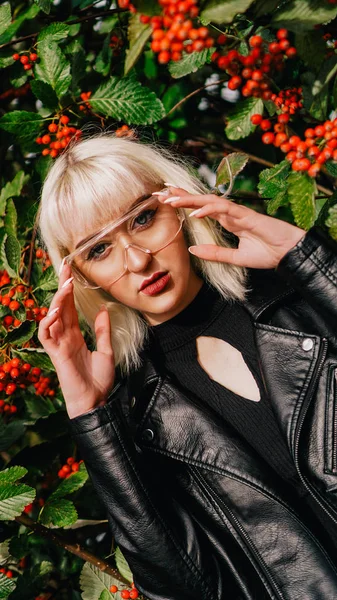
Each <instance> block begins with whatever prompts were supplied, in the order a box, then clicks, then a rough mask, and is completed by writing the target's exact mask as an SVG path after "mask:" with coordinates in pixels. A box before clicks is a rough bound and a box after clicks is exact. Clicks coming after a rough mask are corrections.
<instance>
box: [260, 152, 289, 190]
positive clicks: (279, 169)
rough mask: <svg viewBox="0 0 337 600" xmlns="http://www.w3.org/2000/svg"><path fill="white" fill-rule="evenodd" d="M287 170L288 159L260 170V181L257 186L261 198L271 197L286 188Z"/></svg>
mask: <svg viewBox="0 0 337 600" xmlns="http://www.w3.org/2000/svg"><path fill="white" fill-rule="evenodd" d="M289 171H290V163H289V161H288V160H283V161H282V162H280V163H279V164H277V165H275V167H272V168H271V169H264V170H263V171H261V173H260V182H259V184H258V186H257V187H258V190H259V194H260V195H261V196H262V198H273V197H274V196H276V194H278V193H279V192H280V191H283V190H286V189H287V187H288V183H287V177H288V175H289Z"/></svg>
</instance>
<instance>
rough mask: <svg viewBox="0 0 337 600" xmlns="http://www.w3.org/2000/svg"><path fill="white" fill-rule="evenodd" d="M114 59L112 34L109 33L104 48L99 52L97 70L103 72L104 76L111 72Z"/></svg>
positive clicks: (96, 63)
mask: <svg viewBox="0 0 337 600" xmlns="http://www.w3.org/2000/svg"><path fill="white" fill-rule="evenodd" d="M111 60H112V49H111V48H110V35H108V36H107V37H106V38H105V40H104V43H103V46H102V50H101V51H100V52H99V54H98V55H97V58H96V62H95V70H96V71H97V72H98V73H101V75H103V77H106V76H107V75H108V74H109V71H110V67H111Z"/></svg>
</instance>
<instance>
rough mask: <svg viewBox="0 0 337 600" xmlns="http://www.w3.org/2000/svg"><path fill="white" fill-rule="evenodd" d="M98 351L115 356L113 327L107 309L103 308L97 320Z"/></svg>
mask: <svg viewBox="0 0 337 600" xmlns="http://www.w3.org/2000/svg"><path fill="white" fill-rule="evenodd" d="M95 335H96V349H97V351H98V352H102V354H107V355H109V356H113V349H112V344H111V325H110V317H109V313H108V311H107V309H106V308H105V307H102V308H101V310H100V311H99V312H98V313H97V316H96V319H95Z"/></svg>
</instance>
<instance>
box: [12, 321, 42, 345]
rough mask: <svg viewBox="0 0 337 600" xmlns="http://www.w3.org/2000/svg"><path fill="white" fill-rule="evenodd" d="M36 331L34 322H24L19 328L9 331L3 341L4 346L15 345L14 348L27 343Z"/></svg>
mask: <svg viewBox="0 0 337 600" xmlns="http://www.w3.org/2000/svg"><path fill="white" fill-rule="evenodd" d="M35 330H36V323H35V321H24V323H22V324H21V325H20V326H19V327H16V328H15V329H12V331H9V332H8V333H7V335H6V337H5V339H4V341H5V343H6V344H15V345H16V346H18V345H20V344H24V343H25V342H28V341H29V340H30V339H31V338H32V337H33V335H34V332H35Z"/></svg>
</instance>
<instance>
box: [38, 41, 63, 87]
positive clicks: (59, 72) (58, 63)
mask: <svg viewBox="0 0 337 600" xmlns="http://www.w3.org/2000/svg"><path fill="white" fill-rule="evenodd" d="M38 54H39V57H40V62H38V63H36V65H35V77H36V78H37V79H40V80H41V81H45V82H46V83H49V84H50V85H51V87H52V88H53V90H55V92H56V95H57V97H58V98H61V96H63V95H64V94H65V93H66V92H67V90H68V88H69V85H70V83H71V73H70V62H69V61H68V60H67V59H66V57H65V56H64V54H63V52H62V50H61V48H60V47H59V46H58V44H57V43H56V42H55V41H53V38H52V36H48V37H46V38H45V39H44V40H43V41H42V42H40V43H39V44H38Z"/></svg>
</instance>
